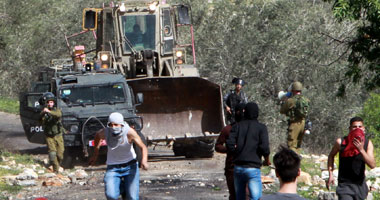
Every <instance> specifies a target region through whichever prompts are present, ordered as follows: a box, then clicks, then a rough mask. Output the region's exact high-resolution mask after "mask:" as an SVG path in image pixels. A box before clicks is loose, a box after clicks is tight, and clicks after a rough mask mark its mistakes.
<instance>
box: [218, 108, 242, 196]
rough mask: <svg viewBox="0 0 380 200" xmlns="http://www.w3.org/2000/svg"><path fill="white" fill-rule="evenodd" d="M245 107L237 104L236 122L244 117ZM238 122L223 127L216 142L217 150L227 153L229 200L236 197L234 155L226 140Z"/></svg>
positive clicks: (225, 173) (226, 167)
mask: <svg viewBox="0 0 380 200" xmlns="http://www.w3.org/2000/svg"><path fill="white" fill-rule="evenodd" d="M244 107H245V104H244V103H240V104H238V105H237V106H236V108H235V121H236V123H237V122H240V121H241V120H242V119H243V115H244V113H243V112H244ZM236 123H232V124H229V125H227V126H225V127H224V128H223V129H222V131H221V133H220V135H219V137H218V139H217V140H216V144H215V151H217V152H219V153H227V156H226V165H225V168H224V175H225V176H226V181H227V187H228V192H229V194H230V196H229V200H234V199H235V186H234V164H233V162H232V161H233V156H232V154H231V152H228V151H227V147H226V140H227V139H228V137H229V135H230V131H231V128H232V126H233V125H234V124H236Z"/></svg>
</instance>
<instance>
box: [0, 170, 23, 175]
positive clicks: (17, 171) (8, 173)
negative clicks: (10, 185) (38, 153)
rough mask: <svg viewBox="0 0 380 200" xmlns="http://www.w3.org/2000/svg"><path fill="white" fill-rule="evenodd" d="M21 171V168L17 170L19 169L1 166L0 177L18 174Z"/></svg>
mask: <svg viewBox="0 0 380 200" xmlns="http://www.w3.org/2000/svg"><path fill="white" fill-rule="evenodd" d="M21 172H22V171H21V170H17V169H4V168H0V177H1V176H6V175H17V174H19V173H21Z"/></svg>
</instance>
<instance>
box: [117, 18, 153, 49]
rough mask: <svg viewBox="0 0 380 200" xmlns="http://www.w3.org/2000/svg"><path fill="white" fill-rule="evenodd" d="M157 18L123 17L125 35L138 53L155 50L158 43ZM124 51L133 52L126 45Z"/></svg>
mask: <svg viewBox="0 0 380 200" xmlns="http://www.w3.org/2000/svg"><path fill="white" fill-rule="evenodd" d="M155 24H156V16H155V15H126V16H122V27H123V29H122V30H123V31H124V35H125V36H126V37H127V39H128V40H129V41H130V42H131V44H132V46H133V48H134V49H135V50H137V51H141V50H145V49H150V50H155V43H156V38H155V37H156V35H155V32H156V25H155ZM124 50H125V51H126V52H128V53H130V52H131V49H130V47H129V46H128V45H127V44H125V45H124Z"/></svg>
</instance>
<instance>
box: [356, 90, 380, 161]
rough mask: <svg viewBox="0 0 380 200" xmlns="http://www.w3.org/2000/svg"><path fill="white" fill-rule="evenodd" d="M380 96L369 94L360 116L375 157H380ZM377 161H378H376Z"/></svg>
mask: <svg viewBox="0 0 380 200" xmlns="http://www.w3.org/2000/svg"><path fill="white" fill-rule="evenodd" d="M379 105H380V94H375V93H371V95H370V98H368V99H367V100H366V102H365V103H364V107H363V110H362V112H361V114H360V116H361V117H362V118H363V120H364V125H365V127H366V134H367V135H368V137H369V138H371V141H372V142H373V145H374V149H375V155H377V157H379V156H380V149H379V147H380V107H379ZM376 160H379V159H376Z"/></svg>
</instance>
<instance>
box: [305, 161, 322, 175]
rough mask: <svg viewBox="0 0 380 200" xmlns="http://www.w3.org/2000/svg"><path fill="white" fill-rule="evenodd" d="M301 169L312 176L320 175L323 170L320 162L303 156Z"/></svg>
mask: <svg viewBox="0 0 380 200" xmlns="http://www.w3.org/2000/svg"><path fill="white" fill-rule="evenodd" d="M301 171H303V172H306V173H308V174H310V176H311V177H313V176H314V175H318V176H320V174H321V170H320V169H319V164H317V163H315V162H314V160H313V159H309V158H303V159H302V161H301Z"/></svg>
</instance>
